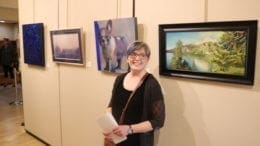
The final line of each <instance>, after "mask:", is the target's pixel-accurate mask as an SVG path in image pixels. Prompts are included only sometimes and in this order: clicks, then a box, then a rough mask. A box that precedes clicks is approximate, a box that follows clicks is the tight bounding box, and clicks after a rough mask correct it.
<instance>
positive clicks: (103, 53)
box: [94, 18, 137, 73]
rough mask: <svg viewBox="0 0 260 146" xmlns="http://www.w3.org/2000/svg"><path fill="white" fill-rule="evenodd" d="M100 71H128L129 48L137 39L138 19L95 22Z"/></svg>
mask: <svg viewBox="0 0 260 146" xmlns="http://www.w3.org/2000/svg"><path fill="white" fill-rule="evenodd" d="M94 26H95V38H96V50H97V64H98V70H101V71H109V72H113V73H124V72H127V71H128V63H127V55H126V52H127V46H128V45H129V44H130V43H131V42H133V41H135V40H136V39H137V20H136V18H120V19H109V20H102V21H95V22H94Z"/></svg>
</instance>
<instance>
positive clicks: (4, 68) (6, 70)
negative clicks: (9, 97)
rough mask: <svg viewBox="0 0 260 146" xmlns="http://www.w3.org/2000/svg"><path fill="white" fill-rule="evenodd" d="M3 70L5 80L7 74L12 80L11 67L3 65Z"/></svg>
mask: <svg viewBox="0 0 260 146" xmlns="http://www.w3.org/2000/svg"><path fill="white" fill-rule="evenodd" d="M3 70H4V75H5V77H6V78H8V74H9V75H10V77H11V78H14V72H13V67H12V66H10V65H3Z"/></svg>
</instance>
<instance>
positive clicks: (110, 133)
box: [103, 131, 113, 142]
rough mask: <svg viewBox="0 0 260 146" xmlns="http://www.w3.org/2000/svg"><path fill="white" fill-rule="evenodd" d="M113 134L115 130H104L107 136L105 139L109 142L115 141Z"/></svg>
mask: <svg viewBox="0 0 260 146" xmlns="http://www.w3.org/2000/svg"><path fill="white" fill-rule="evenodd" d="M112 134H113V131H111V132H103V135H104V136H105V140H106V141H108V142H113V140H112Z"/></svg>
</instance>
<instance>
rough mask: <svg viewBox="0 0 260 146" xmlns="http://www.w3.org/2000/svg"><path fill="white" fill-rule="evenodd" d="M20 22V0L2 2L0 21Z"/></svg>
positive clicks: (0, 0)
mask: <svg viewBox="0 0 260 146" xmlns="http://www.w3.org/2000/svg"><path fill="white" fill-rule="evenodd" d="M1 20H5V21H6V22H7V23H13V22H18V0H0V21H1Z"/></svg>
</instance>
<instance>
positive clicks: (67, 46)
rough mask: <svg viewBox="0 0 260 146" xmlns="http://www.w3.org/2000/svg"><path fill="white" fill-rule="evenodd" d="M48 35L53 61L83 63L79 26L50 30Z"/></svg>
mask: <svg viewBox="0 0 260 146" xmlns="http://www.w3.org/2000/svg"><path fill="white" fill-rule="evenodd" d="M50 37H51V48H52V56H53V61H55V62H57V63H65V64H73V65H84V60H83V56H84V55H83V52H84V49H83V44H82V29H81V28H73V29H60V30H51V31H50Z"/></svg>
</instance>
